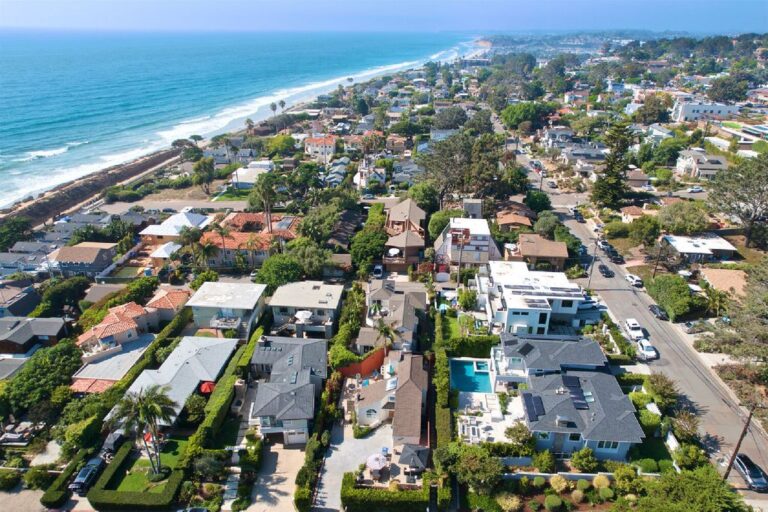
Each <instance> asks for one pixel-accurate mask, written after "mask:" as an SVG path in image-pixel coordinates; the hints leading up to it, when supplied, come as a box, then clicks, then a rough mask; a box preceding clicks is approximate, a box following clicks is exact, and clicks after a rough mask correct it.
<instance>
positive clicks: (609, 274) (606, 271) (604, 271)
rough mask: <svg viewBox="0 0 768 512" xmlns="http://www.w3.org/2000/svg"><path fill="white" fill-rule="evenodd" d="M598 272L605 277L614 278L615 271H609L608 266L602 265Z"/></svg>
mask: <svg viewBox="0 0 768 512" xmlns="http://www.w3.org/2000/svg"><path fill="white" fill-rule="evenodd" d="M597 270H598V271H599V272H600V275H601V276H603V277H613V276H614V273H613V270H611V269H609V268H608V266H607V265H603V264H600V265H599V266H598V267H597Z"/></svg>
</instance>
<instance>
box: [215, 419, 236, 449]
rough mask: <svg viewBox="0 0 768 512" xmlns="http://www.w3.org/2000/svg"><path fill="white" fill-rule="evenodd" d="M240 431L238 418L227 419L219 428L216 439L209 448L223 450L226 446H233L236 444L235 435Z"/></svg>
mask: <svg viewBox="0 0 768 512" xmlns="http://www.w3.org/2000/svg"><path fill="white" fill-rule="evenodd" d="M239 431H240V420H239V419H238V418H233V417H230V418H227V419H226V420H225V421H224V424H223V425H222V426H221V428H220V429H219V431H218V432H216V437H215V438H214V440H213V445H212V446H211V448H213V449H215V450H223V449H224V448H225V447H227V446H234V445H235V443H236V442H237V433H238V432H239Z"/></svg>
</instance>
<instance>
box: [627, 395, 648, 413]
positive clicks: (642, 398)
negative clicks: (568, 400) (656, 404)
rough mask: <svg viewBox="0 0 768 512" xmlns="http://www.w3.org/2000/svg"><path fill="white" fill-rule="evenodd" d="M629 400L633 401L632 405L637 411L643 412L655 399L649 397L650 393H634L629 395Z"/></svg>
mask: <svg viewBox="0 0 768 512" xmlns="http://www.w3.org/2000/svg"><path fill="white" fill-rule="evenodd" d="M629 399H630V400H631V401H632V405H634V406H635V409H637V410H638V411H642V410H643V409H645V406H646V405H648V404H649V403H651V402H652V401H653V397H651V395H649V394H648V393H643V392H641V391H633V392H631V393H630V394H629Z"/></svg>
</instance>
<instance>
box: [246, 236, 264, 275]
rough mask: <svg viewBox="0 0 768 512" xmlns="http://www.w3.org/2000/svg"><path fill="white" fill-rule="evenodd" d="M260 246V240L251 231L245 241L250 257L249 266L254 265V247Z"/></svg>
mask: <svg viewBox="0 0 768 512" xmlns="http://www.w3.org/2000/svg"><path fill="white" fill-rule="evenodd" d="M260 246H261V240H259V239H258V237H257V236H256V234H255V233H251V234H250V235H249V236H248V240H246V241H245V248H246V249H247V250H248V254H249V255H250V258H251V266H253V267H255V266H256V248H257V247H260Z"/></svg>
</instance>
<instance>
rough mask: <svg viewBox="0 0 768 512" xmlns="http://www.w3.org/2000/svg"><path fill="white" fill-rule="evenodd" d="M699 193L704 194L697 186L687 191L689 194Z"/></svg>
mask: <svg viewBox="0 0 768 512" xmlns="http://www.w3.org/2000/svg"><path fill="white" fill-rule="evenodd" d="M699 192H704V189H703V188H701V187H700V186H698V185H695V186H693V187H691V188H689V189H688V193H689V194H698V193H699Z"/></svg>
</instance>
